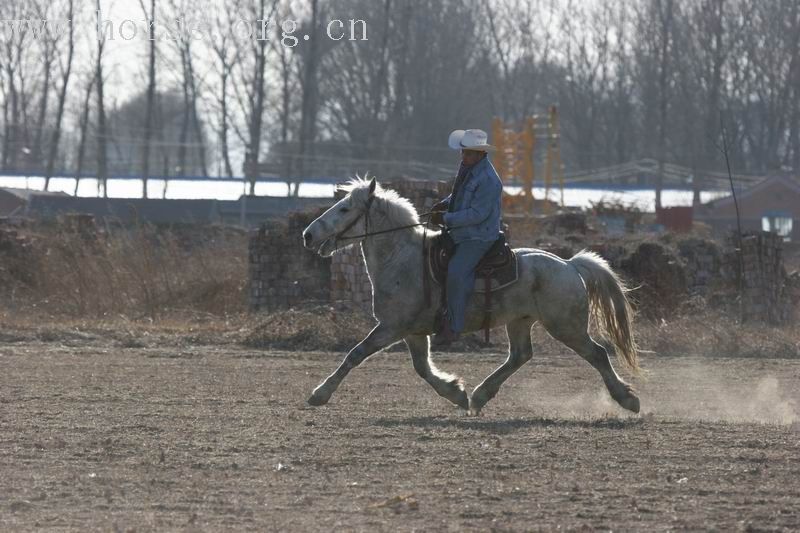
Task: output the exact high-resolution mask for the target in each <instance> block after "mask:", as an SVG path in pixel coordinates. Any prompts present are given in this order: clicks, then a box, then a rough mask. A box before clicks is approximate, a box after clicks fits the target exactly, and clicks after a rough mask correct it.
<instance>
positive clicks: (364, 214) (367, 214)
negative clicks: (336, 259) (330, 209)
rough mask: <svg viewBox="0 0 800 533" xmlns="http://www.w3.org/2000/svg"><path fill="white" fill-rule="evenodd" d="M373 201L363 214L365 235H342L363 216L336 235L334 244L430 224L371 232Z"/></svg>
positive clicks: (422, 223)
mask: <svg viewBox="0 0 800 533" xmlns="http://www.w3.org/2000/svg"><path fill="white" fill-rule="evenodd" d="M372 199H373V197H372V196H370V199H369V200H368V201H367V208H366V209H365V210H364V212H363V213H362V214H361V215H363V216H364V218H365V222H366V223H365V224H364V227H365V229H366V231H365V233H362V234H361V235H342V234H343V233H344V232H346V231H347V230H349V229H350V228H352V227H353V226H355V224H356V222H358V220H359V219H360V218H361V216H359V217H358V218H356V219H355V220H353V221H352V222H351V223H350V224H348V225H347V227H346V228H344V229H343V230H342V231H340V232H339V233H337V234H336V236H335V237H334V242H336V241H338V240H340V239H358V238H361V237H370V236H372V235H381V234H382V233H391V232H393V231H400V230H403V229H408V228H416V227H417V226H426V225H427V224H428V223H427V222H418V223H417V224H407V225H405V226H397V227H396V228H390V229H385V230H381V231H369V208H370V207H372ZM432 214H433V212H432V211H431V212H428V213H420V214H419V215H418V216H421V217H426V216H430V215H432Z"/></svg>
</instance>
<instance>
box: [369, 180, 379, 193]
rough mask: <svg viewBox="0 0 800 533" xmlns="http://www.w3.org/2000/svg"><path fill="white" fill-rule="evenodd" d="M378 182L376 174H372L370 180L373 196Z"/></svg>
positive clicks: (370, 191) (370, 189) (370, 190)
mask: <svg viewBox="0 0 800 533" xmlns="http://www.w3.org/2000/svg"><path fill="white" fill-rule="evenodd" d="M377 184H378V182H377V180H376V178H375V176H372V179H371V180H369V195H370V196H372V195H373V194H375V186H376V185H377Z"/></svg>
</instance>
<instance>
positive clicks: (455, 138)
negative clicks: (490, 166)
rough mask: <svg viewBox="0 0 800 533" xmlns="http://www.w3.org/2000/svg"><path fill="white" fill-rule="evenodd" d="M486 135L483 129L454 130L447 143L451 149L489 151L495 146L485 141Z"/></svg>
mask: <svg viewBox="0 0 800 533" xmlns="http://www.w3.org/2000/svg"><path fill="white" fill-rule="evenodd" d="M488 137H489V136H488V135H486V132H485V131H483V130H455V131H454V132H453V133H451V134H450V139H448V141H447V144H448V145H450V148H452V149H453V150H478V151H481V152H491V151H493V150H495V149H496V148H495V147H494V146H492V145H491V144H488V143H487V142H486V141H487V139H488Z"/></svg>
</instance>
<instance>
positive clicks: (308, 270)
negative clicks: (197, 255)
mask: <svg viewBox="0 0 800 533" xmlns="http://www.w3.org/2000/svg"><path fill="white" fill-rule="evenodd" d="M319 214H320V212H310V213H294V214H292V215H290V216H289V219H288V221H287V222H285V223H284V222H267V223H265V224H263V225H262V226H261V227H260V228H259V229H257V230H254V231H253V232H251V234H250V243H249V265H250V309H252V310H254V311H259V310H267V311H270V310H275V309H282V308H287V307H292V306H295V305H298V304H301V303H307V302H310V301H321V302H327V301H328V300H329V293H330V283H331V268H330V263H331V260H330V259H329V258H322V257H320V256H318V255H317V254H315V253H313V252H312V251H310V250H306V249H305V248H304V247H303V241H302V236H301V235H302V232H303V229H305V227H306V226H307V225H308V224H309V223H310V222H311V221H312V220H314V219H315V218H316V217H317V216H319Z"/></svg>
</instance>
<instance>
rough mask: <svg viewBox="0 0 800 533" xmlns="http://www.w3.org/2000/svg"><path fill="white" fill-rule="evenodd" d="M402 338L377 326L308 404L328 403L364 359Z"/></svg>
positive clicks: (327, 379)
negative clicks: (343, 381) (348, 375)
mask: <svg viewBox="0 0 800 533" xmlns="http://www.w3.org/2000/svg"><path fill="white" fill-rule="evenodd" d="M400 338H401V337H400V336H399V335H398V334H397V332H395V331H393V330H391V329H389V328H387V327H386V326H383V325H381V324H378V325H377V326H375V328H374V329H373V330H372V331H370V332H369V335H367V337H366V338H365V339H364V340H363V341H361V342H359V343H358V344H357V345H356V346H355V348H353V349H352V350H350V352H349V353H348V354H347V356H346V357H345V358H344V361H342V363H341V364H340V365H339V368H337V369H336V371H335V372H334V373H333V374H331V375H330V376H328V377H327V378H326V379H325V381H323V382H322V383H320V384H319V386H317V388H316V389H314V392H312V393H311V397H310V398H309V399H308V403H309V404H311V405H324V404H326V403H328V400H330V398H331V395H333V393H334V392H336V389H337V388H338V387H339V384H340V383H341V382H342V380H343V379H344V378H345V377H346V376H347V374H349V373H350V371H351V370H352V369H354V368H355V367H357V366H358V365H360V364H361V363H362V362H364V359H366V358H367V357H369V356H370V355H372V354H374V353H375V352H377V351H379V350H383V349H384V348H386V347H387V346H389V345H390V344H392V343H393V342H397V341H399V340H400Z"/></svg>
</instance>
